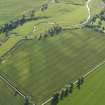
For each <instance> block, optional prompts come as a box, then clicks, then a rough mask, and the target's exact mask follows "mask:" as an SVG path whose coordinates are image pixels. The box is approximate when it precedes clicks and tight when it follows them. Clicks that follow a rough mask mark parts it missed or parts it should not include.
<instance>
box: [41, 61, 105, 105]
mask: <svg viewBox="0 0 105 105" xmlns="http://www.w3.org/2000/svg"><path fill="white" fill-rule="evenodd" d="M104 64H105V60H104V61H103V62H101V63H100V64H98V65H97V66H95V67H94V68H93V69H92V70H90V71H89V72H87V73H86V74H84V75H83V76H82V77H83V78H86V77H87V76H88V75H90V74H91V73H93V72H94V71H96V70H97V69H98V68H99V67H101V66H102V65H104ZM77 82H78V80H76V81H75V82H74V83H73V84H74V85H76V83H77ZM52 98H53V97H51V98H49V99H48V100H46V101H45V102H44V103H42V104H41V105H46V104H47V103H49V102H50V101H51V100H52Z"/></svg>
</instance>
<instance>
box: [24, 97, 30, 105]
mask: <svg viewBox="0 0 105 105" xmlns="http://www.w3.org/2000/svg"><path fill="white" fill-rule="evenodd" d="M29 104H30V102H29V97H28V96H26V97H25V103H24V105H29Z"/></svg>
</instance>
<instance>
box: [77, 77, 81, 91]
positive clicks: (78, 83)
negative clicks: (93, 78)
mask: <svg viewBox="0 0 105 105" xmlns="http://www.w3.org/2000/svg"><path fill="white" fill-rule="evenodd" d="M80 86H81V80H80V78H79V79H78V80H77V88H78V89H80Z"/></svg>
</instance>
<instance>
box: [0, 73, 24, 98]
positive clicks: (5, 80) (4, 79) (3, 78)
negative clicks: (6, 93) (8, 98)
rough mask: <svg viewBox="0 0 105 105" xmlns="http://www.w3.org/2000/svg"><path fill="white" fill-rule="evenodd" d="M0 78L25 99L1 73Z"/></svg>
mask: <svg viewBox="0 0 105 105" xmlns="http://www.w3.org/2000/svg"><path fill="white" fill-rule="evenodd" d="M0 78H1V80H3V81H4V82H5V83H7V84H8V86H10V87H11V89H13V90H14V91H16V92H17V93H18V94H19V95H20V96H22V97H23V98H24V99H25V95H24V94H23V93H22V92H21V91H20V90H19V89H18V88H16V87H15V86H13V84H12V83H11V81H10V80H9V79H7V78H5V77H4V76H3V75H1V74H0Z"/></svg>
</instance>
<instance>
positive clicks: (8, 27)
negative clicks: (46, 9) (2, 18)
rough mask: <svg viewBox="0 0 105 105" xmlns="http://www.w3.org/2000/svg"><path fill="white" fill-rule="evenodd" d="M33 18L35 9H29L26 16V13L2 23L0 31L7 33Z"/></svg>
mask: <svg viewBox="0 0 105 105" xmlns="http://www.w3.org/2000/svg"><path fill="white" fill-rule="evenodd" d="M33 19H35V10H32V11H30V15H29V16H28V17H27V16H26V15H22V16H21V17H20V18H18V19H16V20H14V21H10V22H8V23H6V24H3V25H2V26H0V33H6V35H8V34H7V33H8V32H9V31H11V30H13V29H15V28H17V27H18V26H19V25H23V24H24V23H25V22H27V21H29V20H33Z"/></svg>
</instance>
